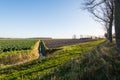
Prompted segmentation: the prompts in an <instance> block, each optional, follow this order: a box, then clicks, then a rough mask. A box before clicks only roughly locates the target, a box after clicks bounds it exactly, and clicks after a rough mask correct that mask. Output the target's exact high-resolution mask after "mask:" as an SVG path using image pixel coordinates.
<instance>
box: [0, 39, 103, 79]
mask: <svg viewBox="0 0 120 80" xmlns="http://www.w3.org/2000/svg"><path fill="white" fill-rule="evenodd" d="M101 42H103V40H100V41H94V42H87V43H82V44H77V45H71V46H65V47H62V50H60V51H59V52H57V53H55V54H52V55H50V56H48V57H46V58H44V59H43V60H39V59H38V60H34V61H31V62H29V63H26V64H23V65H19V66H14V67H10V68H6V69H1V70H0V79H1V80H2V79H4V80H22V79H23V80H41V79H42V80H51V76H50V77H44V76H46V75H48V74H50V73H52V72H53V71H54V69H59V66H60V65H63V64H65V63H66V62H67V61H69V60H71V59H72V60H73V59H74V58H75V57H76V56H79V55H81V54H82V53H83V52H88V51H89V50H91V49H92V48H93V47H95V46H96V45H98V44H99V43H101ZM68 69H69V68H68ZM65 70H67V68H65ZM64 73H65V72H62V71H61V75H62V74H64ZM53 77H54V75H53ZM61 80H64V79H62V78H61Z"/></svg>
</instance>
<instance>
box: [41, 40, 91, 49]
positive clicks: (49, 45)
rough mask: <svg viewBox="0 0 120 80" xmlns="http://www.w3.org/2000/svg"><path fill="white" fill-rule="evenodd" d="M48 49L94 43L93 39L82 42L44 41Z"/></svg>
mask: <svg viewBox="0 0 120 80" xmlns="http://www.w3.org/2000/svg"><path fill="white" fill-rule="evenodd" d="M43 41H44V43H45V45H46V47H47V48H58V47H62V46H67V45H73V44H78V43H81V42H88V41H93V40H92V39H86V40H81V39H48V40H43Z"/></svg>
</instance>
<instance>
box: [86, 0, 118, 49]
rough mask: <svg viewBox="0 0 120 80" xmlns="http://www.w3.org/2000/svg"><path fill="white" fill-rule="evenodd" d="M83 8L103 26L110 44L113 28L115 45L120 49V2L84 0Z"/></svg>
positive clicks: (115, 0)
mask: <svg viewBox="0 0 120 80" xmlns="http://www.w3.org/2000/svg"><path fill="white" fill-rule="evenodd" d="M84 6H85V9H86V10H87V11H88V12H90V13H91V14H92V15H93V16H94V19H95V20H96V21H98V22H100V23H101V24H102V25H103V26H104V28H105V30H106V37H107V40H108V41H109V42H110V43H112V42H113V39H112V29H113V26H114V27H115V39H116V45H117V48H118V49H120V0H86V1H85V4H84Z"/></svg>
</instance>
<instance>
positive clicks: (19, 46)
mask: <svg viewBox="0 0 120 80" xmlns="http://www.w3.org/2000/svg"><path fill="white" fill-rule="evenodd" d="M36 41H38V40H34V39H0V52H8V51H16V50H30V49H32V47H33V46H34V44H35V43H36Z"/></svg>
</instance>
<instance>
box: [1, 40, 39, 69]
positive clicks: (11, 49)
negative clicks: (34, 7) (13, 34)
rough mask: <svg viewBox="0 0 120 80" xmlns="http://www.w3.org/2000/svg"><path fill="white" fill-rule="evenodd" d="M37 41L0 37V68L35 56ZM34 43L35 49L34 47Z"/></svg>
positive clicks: (36, 54) (36, 53)
mask: <svg viewBox="0 0 120 80" xmlns="http://www.w3.org/2000/svg"><path fill="white" fill-rule="evenodd" d="M38 41H39V40H37V39H0V68H4V67H6V66H7V65H14V64H19V63H23V62H27V61H29V60H32V59H33V58H37V56H38V54H39V53H38V46H39V44H37V45H36V43H38ZM35 45H36V49H34V48H35ZM1 65H2V66H1ZM3 65H4V66H3Z"/></svg>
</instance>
